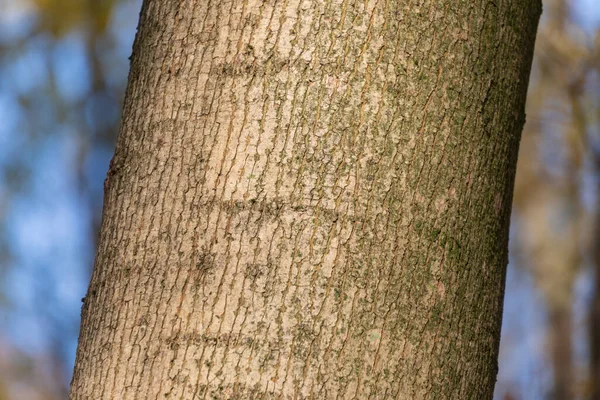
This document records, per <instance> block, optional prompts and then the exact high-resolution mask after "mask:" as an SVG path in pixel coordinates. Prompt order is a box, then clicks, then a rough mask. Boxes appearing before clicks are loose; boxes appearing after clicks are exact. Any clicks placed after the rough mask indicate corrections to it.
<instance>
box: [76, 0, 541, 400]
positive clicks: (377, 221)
mask: <svg viewBox="0 0 600 400" xmlns="http://www.w3.org/2000/svg"><path fill="white" fill-rule="evenodd" d="M540 12H541V7H540V1H539V0H495V1H491V0H489V1H484V0H477V1H460V2H459V1H456V0H437V1H433V0H432V1H429V2H423V1H418V0H414V1H410V0H378V1H364V2H363V1H348V0H329V1H316V0H300V1H298V0H283V1H274V0H270V1H256V0H248V1H237V0H235V1H227V0H225V1H213V0H210V1H201V0H187V1H171V0H146V1H145V2H144V4H143V7H142V12H141V16H140V23H139V29H138V33H137V36H136V40H135V43H134V49H133V50H134V51H133V56H132V57H133V58H132V64H131V71H130V75H129V84H128V88H127V95H126V100H125V106H124V111H123V120H122V125H121V130H120V133H119V139H118V144H117V149H116V152H115V156H114V158H113V160H112V162H111V167H110V170H109V172H108V177H107V180H106V182H105V199H104V211H103V220H102V228H101V233H100V241H99V248H98V253H97V257H96V261H95V267H94V272H93V276H92V280H91V283H90V287H89V290H88V294H87V296H86V298H85V301H84V305H83V309H82V326H81V334H80V339H79V347H78V351H77V360H76V366H75V372H74V376H73V381H72V384H71V394H70V398H71V399H159V398H160V399H162V398H173V399H235V398H239V399H250V398H256V399H271V398H280V399H292V398H293V399H303V398H312V399H335V398H342V399H352V398H354V399H367V398H369V399H386V398H400V399H422V398H428V399H436V398H440V399H449V398H452V399H480V398H491V396H492V392H493V387H494V382H495V377H496V372H497V353H498V342H499V335H500V323H501V315H502V300H503V291H504V277H505V268H506V264H507V241H508V226H509V218H510V209H511V199H512V189H513V179H514V174H515V166H516V158H517V152H518V146H519V140H520V134H521V129H522V126H523V123H524V120H525V116H524V103H525V94H526V89H527V82H528V77H529V70H530V64H531V58H532V52H533V45H534V40H535V32H536V28H537V22H538V18H539V15H540Z"/></svg>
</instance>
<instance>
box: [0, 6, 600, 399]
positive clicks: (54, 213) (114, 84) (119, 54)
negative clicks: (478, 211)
mask: <svg viewBox="0 0 600 400" xmlns="http://www.w3.org/2000/svg"><path fill="white" fill-rule="evenodd" d="M543 3H544V14H543V16H542V20H541V23H540V29H539V33H538V38H537V44H536V51H535V58H534V65H533V70H532V76H531V83H530V89H529V98H528V105H527V123H526V126H525V131H524V132H523V139H522V143H521V150H520V156H519V165H518V172H517V183H516V190H515V197H514V206H513V218H512V230H511V249H510V250H511V252H510V259H511V261H510V265H509V271H508V277H507V287H506V299H505V313H504V320H503V327H502V341H501V355H500V361H499V364H500V365H499V367H500V372H499V375H498V384H497V387H496V399H503V400H508V399H572V398H573V399H594V400H598V399H600V1H598V0H572V1H568V0H544V2H543ZM140 6H141V0H0V400H7V399H10V400H13V399H15V400H16V399H18V400H37V399H40V400H42V399H44V400H53V399H65V398H66V396H67V392H68V385H69V381H70V376H71V370H72V367H73V363H74V358H75V349H76V345H77V335H78V329H79V313H80V308H81V298H82V297H83V296H84V295H85V291H86V289H87V284H88V279H89V276H90V272H91V268H92V265H93V258H94V251H95V241H96V232H97V231H98V228H99V223H100V214H101V208H102V198H103V192H102V190H103V181H104V177H105V175H106V171H107V169H108V163H109V160H110V158H111V156H112V152H113V148H114V144H115V139H116V134H117V130H118V124H119V115H120V110H121V102H122V99H123V93H124V89H125V85H126V81H127V74H128V70H129V61H128V56H129V55H130V53H131V44H132V42H133V37H134V34H135V27H136V25H137V20H138V13H139V9H140ZM594 378H595V379H594Z"/></svg>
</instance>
